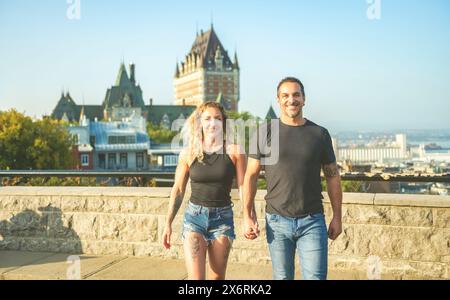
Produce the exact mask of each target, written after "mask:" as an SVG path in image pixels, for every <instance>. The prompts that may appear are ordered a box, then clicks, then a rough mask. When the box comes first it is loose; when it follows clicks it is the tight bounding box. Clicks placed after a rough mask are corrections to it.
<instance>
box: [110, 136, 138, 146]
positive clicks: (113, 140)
mask: <svg viewBox="0 0 450 300" xmlns="http://www.w3.org/2000/svg"><path fill="white" fill-rule="evenodd" d="M135 143H136V137H135V136H134V135H123V136H115V135H111V136H108V144H110V145H117V144H135Z"/></svg>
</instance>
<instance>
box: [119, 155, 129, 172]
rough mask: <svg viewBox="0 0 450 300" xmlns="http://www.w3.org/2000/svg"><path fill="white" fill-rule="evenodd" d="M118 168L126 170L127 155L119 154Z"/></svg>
mask: <svg viewBox="0 0 450 300" xmlns="http://www.w3.org/2000/svg"><path fill="white" fill-rule="evenodd" d="M120 168H121V169H128V154H127V153H120Z"/></svg>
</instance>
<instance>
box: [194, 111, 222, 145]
mask: <svg viewBox="0 0 450 300" xmlns="http://www.w3.org/2000/svg"><path fill="white" fill-rule="evenodd" d="M200 118H201V124H202V129H203V136H204V137H208V138H216V139H218V138H221V136H222V131H223V125H222V121H223V116H222V113H221V112H220V110H219V109H218V108H215V107H208V108H206V110H205V111H204V112H203V113H202V114H201V116H200Z"/></svg>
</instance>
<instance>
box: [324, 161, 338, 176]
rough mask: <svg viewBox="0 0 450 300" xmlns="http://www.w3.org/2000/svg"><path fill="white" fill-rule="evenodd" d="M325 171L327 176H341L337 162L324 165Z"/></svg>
mask: <svg viewBox="0 0 450 300" xmlns="http://www.w3.org/2000/svg"><path fill="white" fill-rule="evenodd" d="M323 173H324V174H325V177H335V176H339V170H338V166H337V165H336V163H331V164H328V165H323Z"/></svg>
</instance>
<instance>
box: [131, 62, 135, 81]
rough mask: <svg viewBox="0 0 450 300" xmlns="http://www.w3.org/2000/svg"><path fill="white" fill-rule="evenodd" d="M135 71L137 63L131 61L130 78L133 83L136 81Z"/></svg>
mask: <svg viewBox="0 0 450 300" xmlns="http://www.w3.org/2000/svg"><path fill="white" fill-rule="evenodd" d="M134 71H135V65H134V63H131V64H130V80H131V82H132V83H133V84H134V83H135V81H136V79H135V76H134V74H135V73H134Z"/></svg>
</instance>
